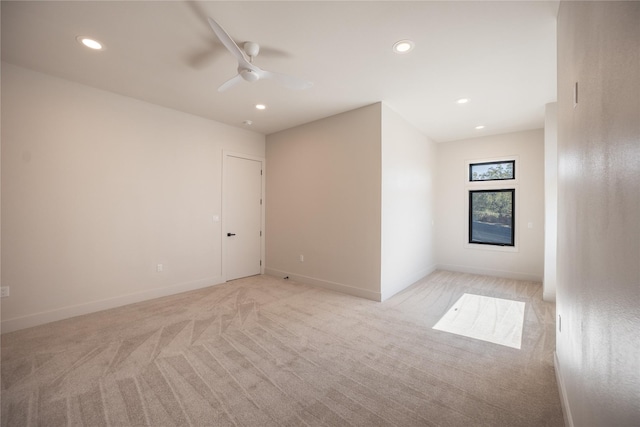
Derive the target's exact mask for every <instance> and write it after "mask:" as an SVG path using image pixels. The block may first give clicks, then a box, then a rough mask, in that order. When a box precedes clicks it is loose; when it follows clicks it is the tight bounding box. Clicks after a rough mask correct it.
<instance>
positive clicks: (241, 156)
mask: <svg viewBox="0 0 640 427" xmlns="http://www.w3.org/2000/svg"><path fill="white" fill-rule="evenodd" d="M230 157H235V158H239V159H245V160H252V161H256V162H260V166H261V170H262V179H261V188H260V198H261V199H262V205H261V206H260V229H261V230H262V236H260V259H261V260H262V264H261V265H260V274H264V270H265V234H266V233H265V204H266V203H265V197H264V194H265V181H266V176H267V171H266V159H265V158H264V157H260V156H254V155H251V154H245V153H238V152H234V151H228V150H223V151H222V201H221V202H222V221H221V227H222V233H220V238H221V239H222V263H221V264H222V278H223V279H224V281H225V282H226V281H227V239H226V233H227V229H226V226H227V209H228V206H229V204H228V202H227V197H228V195H229V194H231V192H232V189H231V188H230V187H229V185H230V183H229V179H228V178H227V171H228V169H229V165H228V163H227V159H228V158H230Z"/></svg>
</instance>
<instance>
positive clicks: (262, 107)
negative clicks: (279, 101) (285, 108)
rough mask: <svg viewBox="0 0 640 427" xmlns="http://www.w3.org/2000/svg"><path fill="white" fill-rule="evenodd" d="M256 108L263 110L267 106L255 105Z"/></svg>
mask: <svg viewBox="0 0 640 427" xmlns="http://www.w3.org/2000/svg"><path fill="white" fill-rule="evenodd" d="M256 108H257V109H258V110H264V109H265V108H267V106H266V105H264V104H256Z"/></svg>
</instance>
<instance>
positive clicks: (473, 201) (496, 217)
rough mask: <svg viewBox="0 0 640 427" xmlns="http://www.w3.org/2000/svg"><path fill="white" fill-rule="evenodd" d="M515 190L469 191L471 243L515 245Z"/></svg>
mask: <svg viewBox="0 0 640 427" xmlns="http://www.w3.org/2000/svg"><path fill="white" fill-rule="evenodd" d="M514 198H515V190H513V189H507V190H476V191H469V243H484V244H489V245H502V246H514V224H513V208H514Z"/></svg>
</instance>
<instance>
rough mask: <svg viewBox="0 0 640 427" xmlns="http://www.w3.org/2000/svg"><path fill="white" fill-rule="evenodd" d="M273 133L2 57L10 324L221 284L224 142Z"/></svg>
mask: <svg viewBox="0 0 640 427" xmlns="http://www.w3.org/2000/svg"><path fill="white" fill-rule="evenodd" d="M264 141H265V139H264V136H263V135H260V134H257V133H254V132H249V131H246V130H242V129H236V128H232V127H230V126H226V125H223V124H220V123H217V122H213V121H209V120H205V119H203V118H199V117H195V116H190V115H187V114H184V113H180V112H177V111H174V110H170V109H166V108H162V107H158V106H155V105H152V104H148V103H145V102H141V101H137V100H134V99H131V98H126V97H123V96H119V95H115V94H112V93H109V92H104V91H100V90H96V89H93V88H90V87H87V86H83V85H79V84H76V83H72V82H69V81H65V80H61V79H58V78H54V77H51V76H47V75H44V74H40V73H37V72H33V71H29V70H27V69H23V68H19V67H16V66H13V65H10V64H6V63H3V64H2V265H3V267H4V268H3V269H2V286H10V288H11V296H10V297H9V298H4V299H2V331H3V332H7V331H10V330H14V329H19V328H23V327H28V326H32V325H36V324H39V323H44V322H48V321H53V320H58V319H61V318H65V317H70V316H73V315H78V314H83V313H87V312H91V311H96V310H99V309H104V308H109V307H114V306H117V305H122V304H126V303H130V302H134V301H139V300H143V299H147V298H152V297H157V296H162V295H167V294H171V293H177V292H181V291H185V290H189V289H194V288H198V287H203V286H208V285H212V284H216V283H220V282H221V281H222V280H223V277H222V273H221V269H222V261H221V256H222V254H221V242H222V240H221V229H220V223H219V222H218V223H215V222H213V215H214V214H221V196H222V193H221V192H222V184H221V167H222V150H223V149H226V150H231V151H234V152H243V153H247V154H252V155H257V156H264ZM157 264H163V266H164V271H163V272H161V273H158V272H157V271H156V266H157Z"/></svg>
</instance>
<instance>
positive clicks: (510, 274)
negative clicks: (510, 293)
mask: <svg viewBox="0 0 640 427" xmlns="http://www.w3.org/2000/svg"><path fill="white" fill-rule="evenodd" d="M436 268H437V269H438V270H447V271H455V272H458V273H469V274H480V275H482V276H494V277H504V278H505V279H515V280H527V281H530V282H542V276H536V275H533V274H528V273H518V272H515V271H506V270H491V269H484V268H477V267H468V266H465V265H455V264H438V265H437V266H436Z"/></svg>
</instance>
